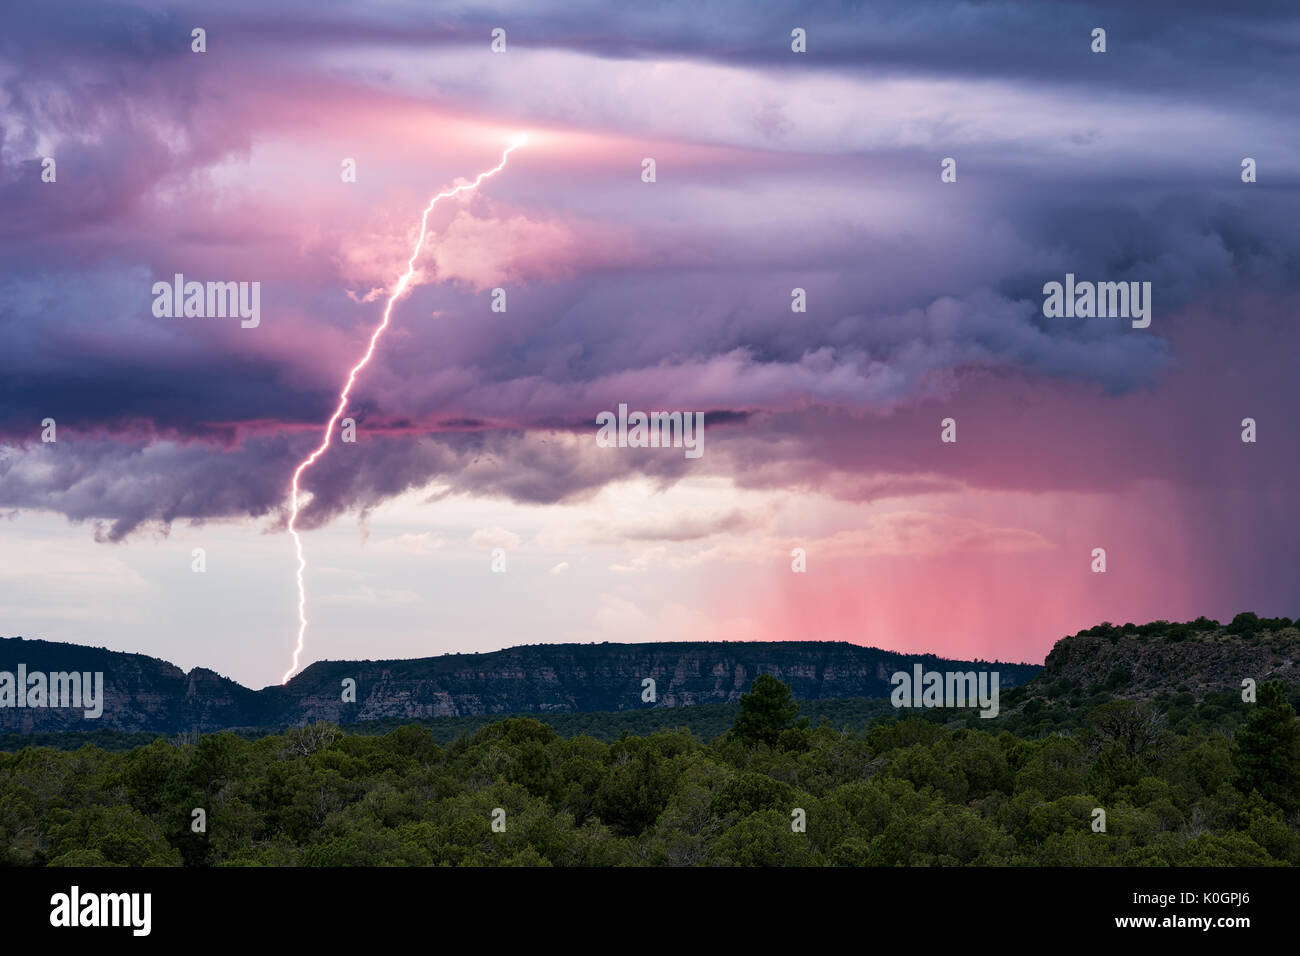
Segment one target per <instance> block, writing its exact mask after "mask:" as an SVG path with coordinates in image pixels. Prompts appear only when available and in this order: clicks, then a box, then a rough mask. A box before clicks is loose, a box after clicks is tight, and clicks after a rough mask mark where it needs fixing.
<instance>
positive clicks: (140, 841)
mask: <svg viewBox="0 0 1300 956" xmlns="http://www.w3.org/2000/svg"><path fill="white" fill-rule="evenodd" d="M1067 684H1068V682H1067ZM1057 689H1058V690H1060V691H1061V692H1062V693H1063V694H1064V695H1065V696H1064V697H1062V698H1061V700H1060V701H1059V702H1057V703H1049V704H1046V705H1045V704H1043V702H1042V699H1041V698H1039V699H1037V700H1036V701H1030V703H1037V704H1038V706H1036V707H1028V706H1019V707H1018V708H1017V709H1016V711H1015V712H1014V713H1010V714H1006V715H1004V717H1003V718H1000V719H999V720H998V722H997V726H996V727H994V728H992V729H990V728H989V727H987V726H981V724H984V725H987V724H988V723H990V722H989V721H980V720H979V719H978V717H977V716H975V715H973V714H970V713H967V714H964V715H963V714H958V713H954V712H952V711H948V712H943V711H927V712H924V714H923V715H922V716H916V715H915V712H895V711H893V710H892V708H887V707H886V708H881V707H880V706H879V702H866V703H862V702H859V703H857V704H853V703H851V702H839V703H841V704H844V705H845V706H844V707H841V708H840V711H841V712H840V713H839V714H837V715H836V714H832V715H828V714H827V713H826V712H825V711H826V710H827V709H828V708H826V707H823V708H820V709H821V710H822V711H823V712H822V713H821V714H820V715H817V714H814V715H813V716H814V717H815V718H816V721H817V722H816V724H814V722H813V719H810V716H809V714H808V713H806V712H805V713H804V714H803V715H802V716H801V715H800V704H799V703H798V702H797V701H795V700H794V699H793V698H792V696H791V694H790V690H789V687H788V686H786V685H784V684H782V683H781V682H780V681H779V680H777V679H775V678H773V677H771V676H770V675H766V674H765V675H760V676H759V677H758V678H757V679H756V680H755V681H754V683H753V685H752V687H751V689H750V690H749V692H748V693H746V694H745V695H744V696H743V697H742V698H741V700H740V702H739V704H738V705H735V706H733V707H731V708H730V709H729V710H725V711H722V710H719V709H718V708H716V707H715V708H711V709H710V712H709V713H708V714H707V715H706V717H707V720H706V723H707V724H709V726H710V727H711V731H712V732H706V733H701V732H700V730H699V729H698V728H694V729H692V728H689V727H683V726H679V727H676V728H667V727H657V728H655V729H649V730H647V731H646V732H645V733H641V734H633V733H630V732H629V731H628V729H627V728H626V727H624V728H623V729H622V730H620V731H619V735H618V736H617V737H616V738H613V739H610V740H601V739H597V737H595V736H592V735H591V734H589V733H586V732H583V731H582V729H581V727H580V726H578V725H574V726H570V728H569V730H570V733H569V734H568V735H565V734H562V733H559V732H557V730H556V729H555V727H552V726H550V725H548V724H547V723H544V722H542V721H539V720H537V719H535V718H530V717H511V718H507V719H503V720H492V721H487V722H484V723H482V725H480V726H477V728H475V729H472V730H471V729H462V730H460V732H459V733H458V735H457V736H456V737H455V738H454V739H452V740H450V741H449V742H445V743H440V742H439V740H438V739H436V736H435V733H434V731H433V730H431V729H430V728H429V727H427V726H421V725H419V724H407V725H398V726H393V727H387V728H370V729H369V732H365V733H361V732H356V731H355V730H351V729H349V730H343V729H340V728H339V727H336V726H333V725H330V724H309V725H307V726H303V727H297V728H292V729H289V730H286V731H283V732H279V733H266V734H262V735H244V736H241V735H237V734H234V733H230V732H222V733H214V734H203V735H197V734H196V735H180V736H173V737H171V738H162V737H159V738H157V739H154V740H152V741H151V742H149V743H147V744H143V745H137V746H133V747H130V749H120V750H111V749H104V748H102V747H100V746H96V745H93V744H85V745H82V746H80V747H78V749H75V750H59V749H55V748H52V747H47V746H27V747H24V748H22V749H21V750H18V751H16V752H12V753H0V863H2V864H4V865H7V866H285V865H289V866H377V865H396V866H444V865H449V866H626V865H651V866H689V865H709V866H898V865H901V866H954V865H976V866H1003V865H1009V866H1023V865H1049V866H1054V865H1064V866H1095V865H1111V866H1113V865H1119V866H1203V865H1204V866H1273V865H1291V864H1297V863H1300V720H1298V719H1297V717H1296V709H1295V700H1294V695H1295V688H1294V687H1293V686H1291V685H1287V684H1284V683H1282V682H1276V681H1275V682H1271V683H1263V684H1261V685H1260V686H1259V688H1258V700H1257V701H1256V702H1254V703H1244V702H1242V701H1241V700H1240V697H1239V695H1233V694H1231V693H1227V694H1218V695H1208V696H1207V697H1206V698H1205V699H1204V700H1202V701H1201V702H1199V703H1197V702H1195V701H1193V700H1191V699H1190V696H1187V698H1186V699H1183V697H1184V695H1180V694H1164V695H1162V696H1161V697H1160V698H1158V699H1156V700H1153V701H1147V702H1141V701H1134V700H1127V699H1123V698H1111V697H1110V696H1109V695H1108V693H1107V692H1106V689H1105V688H1104V687H1100V688H1091V689H1089V690H1088V691H1087V692H1085V691H1084V690H1082V689H1078V688H1071V687H1068V686H1066V687H1063V688H1057ZM1023 693H1024V691H1023V689H1021V688H1017V689H1015V690H1013V691H1012V692H1010V693H1009V694H1007V695H1006V699H1007V700H1008V702H1009V704H1010V705H1015V704H1017V703H1018V702H1020V696H1022V695H1023ZM823 703H824V704H828V703H829V702H823ZM808 709H809V710H814V711H815V710H818V709H819V708H808ZM829 709H830V710H831V711H832V712H833V711H834V708H829ZM687 710H689V709H687ZM1030 711H1032V713H1030ZM656 713H657V714H658V715H659V718H658V719H660V720H664V719H672V718H673V717H674V716H676V717H678V718H679V719H680V718H684V717H686V716H687V715H685V714H679V715H674V714H671V713H667V714H665V713H664V712H663V711H658V712H656ZM723 714H725V715H726V716H728V717H729V719H730V724H729V726H726V727H725V728H724V727H720V726H716V725H717V723H718V720H719V717H720V715H723ZM571 716H574V717H584V718H591V717H592V716H593V715H571ZM834 716H839V717H842V718H844V719H843V720H842V721H841V722H840V723H839V724H836V723H833V722H832V721H833V719H834ZM641 717H642V719H646V718H647V717H648V715H641ZM557 722H558V721H557ZM377 730H382V731H383V732H375V731H377Z"/></svg>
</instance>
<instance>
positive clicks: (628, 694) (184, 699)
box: [0, 638, 1039, 733]
mask: <svg viewBox="0 0 1300 956" xmlns="http://www.w3.org/2000/svg"><path fill="white" fill-rule="evenodd" d="M19 663H23V664H25V665H26V668H27V670H28V672H36V671H43V672H55V671H74V670H75V671H79V672H96V671H99V672H102V673H103V674H104V703H103V715H102V716H101V717H99V718H98V719H90V718H86V717H85V716H83V713H82V711H81V710H79V709H73V708H57V709H56V708H31V707H28V708H18V707H8V706H5V707H0V731H2V732H31V731H33V730H38V731H58V730H101V729H103V730H123V731H151V732H158V733H174V732H179V731H185V730H205V731H207V730H218V729H222V728H231V727H280V726H291V725H298V724H303V723H306V722H308V721H314V720H329V721H335V722H351V721H361V720H373V719H377V718H386V717H387V718H412V717H437V716H468V715H478V714H509V713H537V714H545V713H557V712H590V711H612V710H627V709H638V708H646V707H680V706H686V705H692V704H711V703H725V702H729V701H735V700H737V699H738V698H739V697H740V695H741V693H743V692H744V691H745V690H747V689H748V687H749V685H750V683H751V682H752V681H753V679H754V678H755V677H756V676H757V675H758V674H760V673H763V672H767V673H770V674H773V675H774V676H776V677H778V678H780V679H781V680H783V681H785V682H787V683H789V684H790V685H791V687H792V688H793V690H794V694H795V697H797V698H799V699H801V700H818V699H826V698H848V697H887V696H888V695H889V691H890V690H891V685H890V683H889V677H890V675H891V674H893V673H894V672H895V671H899V670H909V671H910V669H911V667H912V665H913V664H915V663H920V664H922V665H923V666H924V667H925V668H926V669H929V670H941V671H949V670H963V671H964V670H995V671H997V672H998V673H999V675H1000V682H1001V686H1002V687H1004V688H1007V687H1011V686H1015V685H1017V684H1023V683H1025V681H1027V680H1029V679H1030V678H1031V677H1033V676H1034V674H1035V673H1037V671H1038V670H1039V668H1038V667H1037V666H1035V665H1031V664H1006V663H990V662H982V661H976V662H970V661H952V660H945V659H941V658H937V657H933V656H931V655H905V654H896V653H893V652H891V651H882V650H879V649H876V648H871V647H860V646H858V645H855V644H847V643H843V642H820V641H787V642H771V643H769V642H752V643H750V642H745V643H733V642H706V641H699V642H680V643H654V644H539V645H527V646H522V647H511V648H507V649H505V650H502V651H495V652H492V653H487V654H449V655H444V656H441V657H429V658H420V659H415V660H397V661H320V662H317V663H315V664H312V665H311V666H310V667H308V668H307V669H306V670H304V671H303V672H302V673H301V674H298V675H297V676H296V677H294V678H293V680H291V681H290V682H289V683H288V684H287V685H286V686H284V687H279V686H273V687H268V688H265V689H263V690H260V691H254V690H250V689H248V688H246V687H243V686H242V685H240V684H237V683H236V682H234V681H232V680H228V679H227V678H224V677H221V676H220V675H218V674H215V673H213V672H212V671H209V670H204V669H202V668H195V669H194V670H192V671H190V673H188V674H186V673H185V672H183V671H182V670H180V668H178V667H176V666H174V665H172V664H169V663H167V662H166V661H162V660H158V659H156V658H152V657H145V656H144V655H140V654H122V653H118V652H114V651H108V650H105V649H103V648H90V647H82V646H80V645H74V644H55V643H50V642H47V641H27V640H22V639H21V638H0V671H10V672H14V671H15V670H16V667H17V665H18V664H19ZM647 678H648V679H651V680H653V681H654V682H655V695H656V700H655V701H654V702H653V703H649V702H645V701H643V700H642V695H643V693H644V691H645V686H646V685H645V684H644V681H645V680H646V679H647ZM347 680H351V681H355V687H356V700H355V702H352V701H345V700H344V688H345V684H344V682H345V681H347Z"/></svg>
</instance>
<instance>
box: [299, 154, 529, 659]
mask: <svg viewBox="0 0 1300 956" xmlns="http://www.w3.org/2000/svg"><path fill="white" fill-rule="evenodd" d="M524 142H525V140H524V138H523V137H518V138H516V139H515V141H514V142H513V143H511V144H510V145H509V146H507V147H506V150H505V152H503V153H502V154H501V162H499V163H497V165H496V166H494V167H493V168H492V169H489V170H488V171H487V172H483V173H479V174H478V178H477V179H475V180H474V181H473V182H469V183H464V184H463V185H460V186H457V187H455V188H454V189H448V190H445V191H444V192H440V193H438V195H436V196H434V197H433V198H432V199H430V200H429V205H427V206H425V207H424V214H423V215H422V216H421V217H420V236H419V238H418V239H416V240H415V248H414V249H413V250H412V251H411V258H410V259H409V260H407V263H406V271H405V272H404V273H402V275H401V278H399V279H398V280H397V285H395V286H394V287H393V293H392V295H390V296H389V297H388V304H387V305H385V306H384V320H383V321H382V322H380V323H379V325H378V326H377V327H376V328H375V331H374V332H373V333H372V334H371V336H370V345H369V346H368V347H367V348H366V354H365V355H363V356H362V357H361V361H359V362H357V364H356V365H354V366H353V367H352V371H350V372H348V380H347V383H346V384H345V385H344V386H343V391H341V392H339V403H338V406H337V407H336V408H335V409H334V414H333V415H331V416H330V419H329V421H328V422H326V423H325V433H324V435H322V436H321V442H320V445H319V446H318V447H317V448H316V450H315V451H313V452H312V453H311V454H310V455H308V456H307V457H306V458H304V459H303V461H302V463H301V464H299V465H298V467H297V468H296V469H295V470H294V473H293V482H292V483H291V485H290V494H289V500H290V504H291V508H290V513H289V534H291V535H293V546H294V548H295V549H296V550H297V552H298V646H297V647H295V648H294V651H293V666H292V667H290V668H289V669H288V670H287V671H285V672H284V677H283V678H281V679H280V683H281V684H286V683H288V682H289V678H290V677H292V676H293V673H294V671H296V670H297V669H298V659H299V657H300V656H301V655H302V648H303V640H304V638H305V637H306V636H307V588H306V586H305V585H304V584H303V572H305V571H306V570H307V559H306V558H305V557H304V556H303V553H302V538H301V537H299V535H298V527H297V525H298V492H299V482H300V480H301V478H302V476H303V473H304V472H305V471H306V470H307V469H308V468H310V467H311V466H312V465H314V464H316V460H317V459H318V458H320V456H321V455H323V454H325V452H326V450H327V449H328V448H329V446H330V438H331V437H332V436H333V434H334V425H335V424H336V423H337V422H338V420H339V416H340V415H342V414H343V410H344V409H345V408H347V405H348V396H349V395H351V393H352V386H353V385H354V384H356V380H357V375H358V374H359V373H360V372H361V370H362V369H363V368H365V367H366V365H368V364H369V363H370V359H371V357H372V356H374V354H375V346H376V345H377V344H378V343H379V339H380V337H381V336H382V335H383V334H384V330H385V329H387V328H388V324H389V322H390V321H391V319H392V317H393V306H394V305H395V304H396V303H397V300H398V299H400V298H401V297H402V296H403V295H404V294H405V293H406V292H407V290H408V289H409V288H410V286H411V280H412V279H414V278H415V260H416V259H418V258H419V257H420V250H421V249H422V248H424V237H425V236H426V235H427V234H428V231H429V213H431V212H433V207H434V206H436V205H438V200H440V199H450V198H451V197H452V196H455V195H458V194H460V193H463V192H469V191H470V190H473V189H477V188H478V186H479V184H480V183H482V182H483V180H485V179H488V178H490V177H492V176H495V175H496V174H497V173H499V172H501V170H503V169H505V168H506V161H507V160H509V158H510V154H511V153H513V152H514V151H515V150H516V149H518V148H519V147H520V146H523V145H524Z"/></svg>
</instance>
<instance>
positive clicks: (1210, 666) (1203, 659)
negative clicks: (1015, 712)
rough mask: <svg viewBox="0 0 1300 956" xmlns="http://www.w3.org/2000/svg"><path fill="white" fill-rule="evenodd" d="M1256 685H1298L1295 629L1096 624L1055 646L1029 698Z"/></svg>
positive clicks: (1145, 694) (1198, 693) (1299, 635)
mask: <svg viewBox="0 0 1300 956" xmlns="http://www.w3.org/2000/svg"><path fill="white" fill-rule="evenodd" d="M1247 677H1249V678H1252V679H1254V680H1255V681H1256V682H1257V683H1262V682H1264V681H1266V680H1282V681H1286V682H1288V683H1293V684H1294V683H1300V630H1297V629H1296V628H1295V627H1293V626H1289V622H1288V626H1281V627H1279V626H1270V625H1268V623H1267V622H1266V623H1265V624H1264V625H1251V626H1248V627H1240V626H1239V627H1238V628H1237V629H1234V628H1233V627H1232V626H1229V627H1222V626H1219V625H1218V624H1217V623H1215V622H1212V621H1210V622H1206V623H1205V624H1201V623H1200V622H1192V623H1189V624H1166V625H1164V626H1160V624H1159V623H1157V624H1147V625H1143V626H1141V627H1140V628H1132V629H1131V630H1126V629H1124V628H1118V627H1111V626H1109V625H1099V626H1098V627H1095V628H1090V629H1089V630H1088V631H1083V632H1080V633H1079V634H1076V635H1075V636H1074V637H1067V638H1063V639H1062V640H1060V641H1057V643H1056V646H1055V647H1053V648H1052V652H1051V653H1050V654H1048V655H1047V660H1046V662H1045V663H1044V666H1043V669H1042V672H1041V673H1040V674H1039V675H1038V677H1037V678H1036V679H1035V680H1034V681H1033V682H1032V684H1031V685H1030V688H1029V689H1030V692H1031V693H1042V694H1049V693H1051V692H1052V691H1053V689H1054V688H1060V687H1062V686H1064V685H1063V684H1062V682H1063V681H1064V682H1067V683H1068V684H1069V686H1071V687H1076V688H1081V689H1090V688H1093V687H1098V686H1100V687H1105V688H1106V689H1108V690H1110V691H1111V692H1112V693H1114V694H1116V695H1118V696H1122V697H1126V698H1130V699H1133V700H1144V699H1150V698H1153V697H1155V696H1156V695H1157V694H1159V693H1161V692H1162V691H1169V690H1176V689H1181V688H1186V690H1187V691H1188V692H1189V693H1191V694H1193V695H1194V696H1195V697H1196V698H1198V699H1199V698H1202V697H1204V696H1205V695H1206V694H1207V693H1210V692H1217V691H1226V690H1235V691H1239V690H1241V682H1242V680H1243V679H1244V678H1247Z"/></svg>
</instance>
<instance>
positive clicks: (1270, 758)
mask: <svg viewBox="0 0 1300 956" xmlns="http://www.w3.org/2000/svg"><path fill="white" fill-rule="evenodd" d="M1236 744H1237V745H1236V748H1235V752H1234V755H1233V761H1234V763H1235V764H1236V767H1237V788H1238V789H1239V790H1241V792H1242V793H1250V792H1251V791H1252V790H1258V791H1259V795H1260V796H1262V797H1263V798H1264V799H1265V800H1268V801H1269V802H1270V803H1273V804H1274V805H1276V806H1278V807H1281V808H1282V810H1283V811H1285V812H1287V813H1291V812H1294V811H1295V810H1298V809H1300V719H1297V718H1296V713H1295V708H1293V707H1292V706H1291V702H1290V701H1288V700H1287V698H1286V685H1285V684H1283V683H1282V682H1281V681H1270V682H1268V683H1267V684H1261V685H1260V686H1259V700H1258V702H1257V703H1256V704H1255V707H1254V709H1253V710H1252V711H1251V714H1250V716H1249V717H1248V718H1247V719H1246V723H1245V724H1243V725H1242V727H1241V729H1240V730H1238V731H1237V739H1236Z"/></svg>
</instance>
